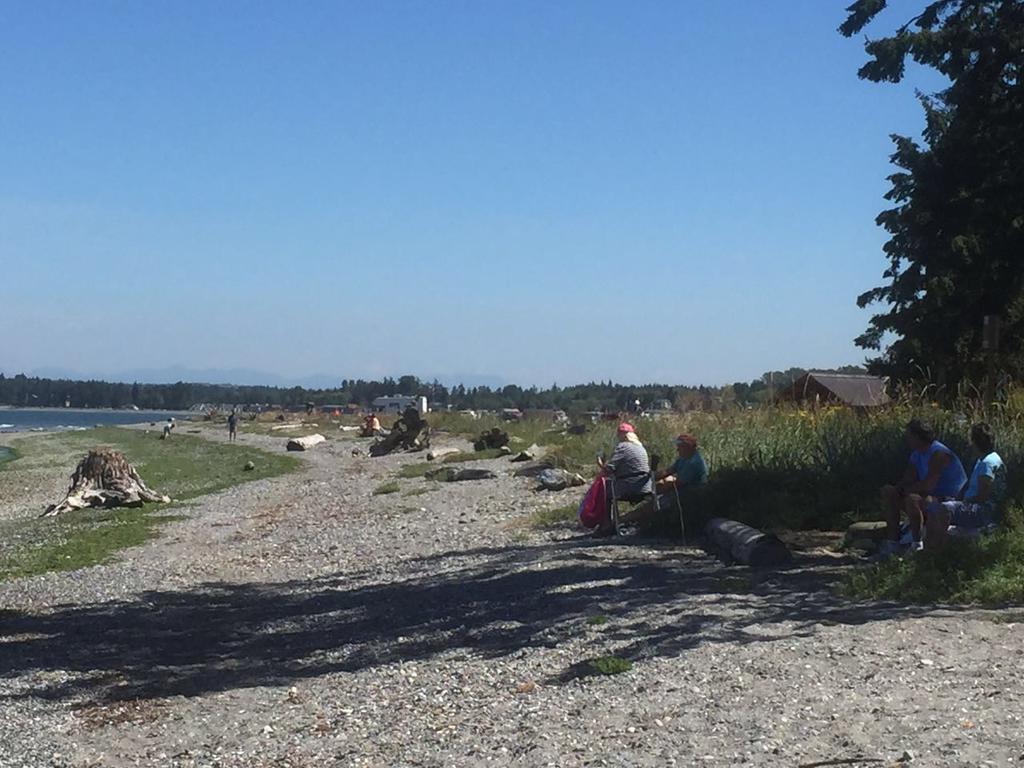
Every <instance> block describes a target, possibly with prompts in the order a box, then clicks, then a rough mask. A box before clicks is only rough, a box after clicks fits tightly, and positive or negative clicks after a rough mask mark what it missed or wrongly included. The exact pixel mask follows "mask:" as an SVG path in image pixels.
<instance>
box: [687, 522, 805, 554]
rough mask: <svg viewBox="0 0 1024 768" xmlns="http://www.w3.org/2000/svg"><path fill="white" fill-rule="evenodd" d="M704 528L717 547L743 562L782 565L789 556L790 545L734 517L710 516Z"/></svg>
mask: <svg viewBox="0 0 1024 768" xmlns="http://www.w3.org/2000/svg"><path fill="white" fill-rule="evenodd" d="M704 532H705V534H706V535H707V537H708V539H710V540H711V543H712V544H714V546H715V547H716V548H717V549H718V550H719V551H721V552H722V553H723V554H725V555H726V556H728V557H729V558H731V559H732V560H735V561H736V562H739V563H743V565H753V566H770V565H781V564H783V563H786V562H788V561H789V559H790V553H789V549H788V548H787V547H786V545H785V544H783V543H782V542H781V541H779V540H778V539H777V538H776V537H775V536H772V535H770V534H767V533H762V532H761V531H759V530H757V529H756V528H751V527H750V526H749V525H744V524H743V523H739V522H737V521H735V520H728V519H726V518H724V517H715V518H712V519H711V520H710V521H708V524H707V527H706V528H705V529H704Z"/></svg>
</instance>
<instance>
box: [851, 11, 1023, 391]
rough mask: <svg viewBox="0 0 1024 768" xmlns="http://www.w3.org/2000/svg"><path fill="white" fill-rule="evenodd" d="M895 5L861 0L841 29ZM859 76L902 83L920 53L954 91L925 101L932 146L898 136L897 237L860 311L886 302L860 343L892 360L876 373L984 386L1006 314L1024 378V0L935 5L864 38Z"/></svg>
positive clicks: (1005, 354) (878, 363)
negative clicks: (890, 30) (987, 358)
mask: <svg viewBox="0 0 1024 768" xmlns="http://www.w3.org/2000/svg"><path fill="white" fill-rule="evenodd" d="M886 5H887V3H886V0H857V2H854V3H853V5H851V6H850V7H849V8H848V9H847V12H848V17H847V19H846V21H845V22H844V23H843V24H842V26H840V28H839V29H840V32H841V33H842V34H843V35H846V36H848V37H849V36H851V35H853V34H856V33H859V32H860V31H862V30H863V29H864V28H865V27H866V26H867V25H868V24H869V23H871V22H872V21H873V20H874V19H875V17H876V16H878V14H879V13H881V12H882V11H883V10H885V8H886ZM865 50H866V51H867V53H868V55H869V57H870V58H869V60H868V61H867V63H865V64H864V66H863V67H861V69H860V72H859V74H860V77H862V78H865V79H867V80H871V81H874V82H893V83H895V82H899V81H900V80H902V78H903V75H904V68H905V64H906V61H907V59H908V57H909V58H910V59H912V60H913V61H915V62H917V63H919V64H922V65H924V66H927V67H932V68H934V69H935V70H937V71H938V72H940V73H941V74H942V75H944V76H945V77H946V78H947V79H948V81H949V86H948V87H947V88H945V89H943V90H941V91H939V92H937V93H934V94H930V95H924V94H919V98H920V100H921V103H922V105H923V107H924V111H925V117H926V128H925V131H924V134H923V139H924V145H923V146H922V145H921V144H919V143H918V142H916V141H914V140H913V139H911V138H908V137H906V136H895V135H894V136H893V137H892V138H893V141H894V143H895V145H896V149H895V152H894V154H893V155H892V162H893V164H894V165H896V166H897V168H898V169H899V170H897V171H896V172H895V173H893V174H892V175H891V176H890V177H889V181H890V182H891V184H892V188H891V189H890V191H889V192H888V194H887V195H886V199H888V200H889V201H891V202H892V203H893V204H894V205H893V207H892V208H890V209H889V210H887V211H884V212H883V213H881V214H880V215H879V216H878V219H877V222H878V224H879V225H880V226H882V227H883V228H884V229H885V230H886V231H887V232H888V233H889V235H890V239H889V241H888V242H887V243H886V245H885V253H886V255H887V256H888V258H889V267H888V269H887V270H886V271H885V272H884V273H883V277H884V279H885V281H886V282H885V284H884V285H882V286H879V287H877V288H873V289H871V290H869V291H867V292H865V293H863V294H862V295H861V296H860V297H859V298H858V300H857V302H858V304H859V305H860V306H861V307H865V306H868V305H871V304H875V303H878V304H881V305H883V307H884V308H883V309H882V311H880V312H879V313H878V314H876V315H875V316H874V317H872V318H871V320H870V324H869V326H868V329H867V330H866V331H865V332H864V333H863V334H862V335H861V336H860V337H858V338H857V344H858V345H859V346H861V347H863V348H866V349H875V350H880V351H882V355H881V356H879V357H877V358H875V359H874V360H873V361H872V362H871V368H872V370H873V371H875V372H879V373H886V374H889V375H892V376H894V377H896V378H901V379H911V378H917V377H919V376H921V375H930V376H932V377H933V378H935V379H937V380H938V381H940V382H945V383H947V384H949V385H954V384H956V383H957V382H959V381H962V380H964V379H974V380H977V379H979V378H981V374H982V367H981V358H982V354H983V353H982V344H981V335H982V322H983V317H984V316H986V315H997V316H1000V317H1001V319H1002V323H1003V334H1002V338H1003V345H1002V354H1001V356H1000V364H1001V366H1002V367H1003V369H1004V370H1006V371H1007V372H1009V373H1011V374H1014V375H1018V376H1019V375H1021V374H1022V373H1024V365H1022V362H1024V354H1022V353H1024V85H1022V83H1021V70H1022V66H1024V0H936V1H935V2H929V3H927V4H925V5H924V8H923V9H922V10H921V12H920V13H919V14H918V15H917V16H915V17H914V18H912V19H910V20H908V21H907V22H906V23H905V24H904V25H903V26H901V27H899V28H898V29H897V30H896V31H895V33H894V34H892V35H890V36H889V37H883V38H878V39H869V40H867V42H866V43H865Z"/></svg>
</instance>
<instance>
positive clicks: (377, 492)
mask: <svg viewBox="0 0 1024 768" xmlns="http://www.w3.org/2000/svg"><path fill="white" fill-rule="evenodd" d="M400 490H401V486H399V485H398V481H396V480H389V481H388V482H386V483H382V484H381V485H378V486H377V487H376V488H374V489H373V495H374V496H384V495H386V494H389V493H398V492H399V491H400Z"/></svg>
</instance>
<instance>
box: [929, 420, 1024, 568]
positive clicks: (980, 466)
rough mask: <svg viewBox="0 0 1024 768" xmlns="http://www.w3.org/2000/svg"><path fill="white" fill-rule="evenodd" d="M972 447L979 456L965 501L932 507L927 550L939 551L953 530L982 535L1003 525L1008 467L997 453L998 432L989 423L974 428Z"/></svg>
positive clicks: (931, 505) (966, 490) (949, 502)
mask: <svg viewBox="0 0 1024 768" xmlns="http://www.w3.org/2000/svg"><path fill="white" fill-rule="evenodd" d="M971 445H973V446H974V449H975V450H976V451H977V452H978V460H977V461H976V462H974V469H972V470H971V477H970V479H969V480H968V481H967V486H966V488H965V490H964V493H963V497H962V498H960V499H956V500H954V501H935V502H932V503H931V504H929V505H928V513H927V520H926V522H925V533H926V535H925V538H924V545H925V549H928V550H933V549H934V550H938V549H942V548H943V547H945V546H946V543H947V542H948V540H949V526H951V525H954V526H956V527H957V528H958V529H966V531H968V532H972V531H981V530H984V529H987V528H990V527H991V526H994V525H995V524H996V523H997V522H998V521H999V516H1000V515H999V512H1000V509H999V507H1000V503H1001V502H1002V500H1003V494H1004V493H1005V492H1006V467H1005V466H1004V465H1003V459H1002V457H1001V456H1000V455H999V454H998V453H996V436H995V432H994V431H993V430H992V427H990V426H989V425H988V424H986V423H985V422H981V423H978V424H975V425H974V426H973V427H971Z"/></svg>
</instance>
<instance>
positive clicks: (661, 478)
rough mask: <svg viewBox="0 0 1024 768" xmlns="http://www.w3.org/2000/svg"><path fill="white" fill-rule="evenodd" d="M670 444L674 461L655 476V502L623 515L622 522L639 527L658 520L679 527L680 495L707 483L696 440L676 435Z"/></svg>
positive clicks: (704, 465) (705, 468)
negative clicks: (671, 444) (672, 446)
mask: <svg viewBox="0 0 1024 768" xmlns="http://www.w3.org/2000/svg"><path fill="white" fill-rule="evenodd" d="M672 442H673V443H674V444H675V447H676V454H677V456H676V460H675V461H674V462H672V464H671V465H669V466H668V468H666V469H663V470H660V471H659V472H658V473H657V475H656V480H657V482H656V484H655V492H656V495H655V499H656V501H655V499H652V500H650V501H648V502H645V503H643V504H641V505H640V506H638V507H636V508H635V509H633V510H632V511H630V512H629V513H627V514H626V515H624V516H623V518H622V521H623V522H624V523H633V524H636V525H641V524H645V523H651V522H655V520H656V518H659V517H660V518H662V520H661V522H664V523H669V524H672V525H671V527H674V528H678V527H679V525H678V521H679V506H678V504H679V503H680V495H679V494H686V493H687V492H688V491H691V490H693V489H694V488H699V487H700V486H703V485H704V484H705V483H707V481H708V468H707V465H706V464H705V463H704V457H703V456H701V455H700V451H698V450H697V438H695V437H693V435H679V436H678V437H676V438H675V439H674V440H673V441H672ZM684 506H685V505H684ZM658 527H661V526H658Z"/></svg>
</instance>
